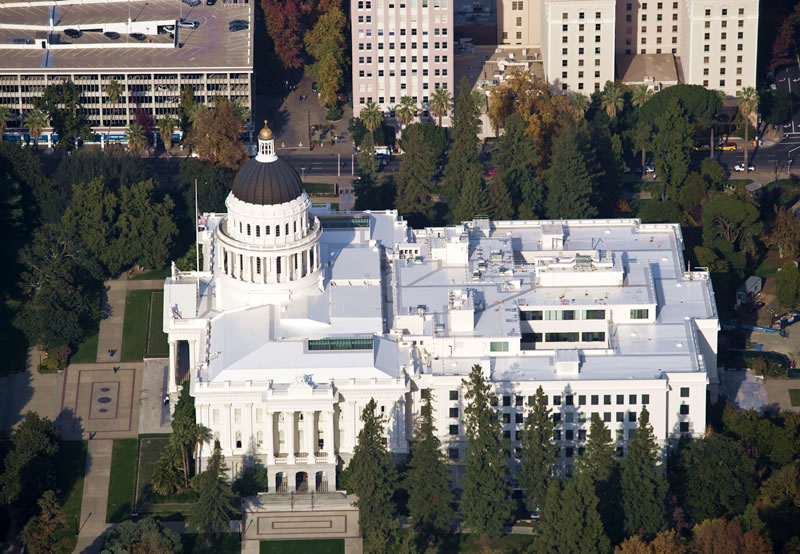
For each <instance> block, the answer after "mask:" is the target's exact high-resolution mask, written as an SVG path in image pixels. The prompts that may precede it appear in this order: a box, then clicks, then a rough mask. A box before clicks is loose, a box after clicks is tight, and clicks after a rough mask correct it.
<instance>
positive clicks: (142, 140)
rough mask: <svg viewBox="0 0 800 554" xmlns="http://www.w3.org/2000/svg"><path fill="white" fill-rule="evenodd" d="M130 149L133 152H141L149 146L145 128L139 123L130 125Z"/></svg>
mask: <svg viewBox="0 0 800 554" xmlns="http://www.w3.org/2000/svg"><path fill="white" fill-rule="evenodd" d="M127 133H128V149H129V150H130V151H131V153H132V154H141V153H142V151H143V150H144V149H145V148H146V147H147V137H146V136H145V132H144V129H143V128H142V126H141V125H139V124H138V123H131V124H130V125H128V131H127Z"/></svg>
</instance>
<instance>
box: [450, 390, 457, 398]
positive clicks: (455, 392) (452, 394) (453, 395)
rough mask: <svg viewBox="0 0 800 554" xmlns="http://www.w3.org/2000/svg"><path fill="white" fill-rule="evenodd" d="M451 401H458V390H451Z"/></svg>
mask: <svg viewBox="0 0 800 554" xmlns="http://www.w3.org/2000/svg"><path fill="white" fill-rule="evenodd" d="M450 400H458V391H457V390H451V391H450Z"/></svg>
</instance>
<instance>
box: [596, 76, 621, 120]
mask: <svg viewBox="0 0 800 554" xmlns="http://www.w3.org/2000/svg"><path fill="white" fill-rule="evenodd" d="M600 105H601V106H602V108H603V109H604V110H605V111H606V113H607V114H608V118H609V119H611V120H612V121H613V120H614V119H615V118H616V117H617V114H618V113H619V112H621V111H622V109H623V108H624V107H625V93H624V91H623V90H622V89H621V88H620V87H618V86H617V85H615V84H614V83H612V82H611V81H606V88H605V89H604V90H603V93H602V94H601V95H600Z"/></svg>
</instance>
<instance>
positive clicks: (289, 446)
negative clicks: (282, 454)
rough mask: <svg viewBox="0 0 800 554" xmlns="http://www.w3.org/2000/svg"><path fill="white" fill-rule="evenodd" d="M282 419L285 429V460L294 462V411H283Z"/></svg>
mask: <svg viewBox="0 0 800 554" xmlns="http://www.w3.org/2000/svg"><path fill="white" fill-rule="evenodd" d="M283 421H284V425H285V431H286V452H287V456H286V461H287V463H290V464H293V463H294V451H295V448H294V412H283Z"/></svg>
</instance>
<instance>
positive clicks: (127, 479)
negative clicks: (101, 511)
mask: <svg viewBox="0 0 800 554" xmlns="http://www.w3.org/2000/svg"><path fill="white" fill-rule="evenodd" d="M138 451H139V441H138V439H117V440H115V441H114V446H113V449H112V451H111V477H110V478H109V481H108V508H107V509H106V521H107V522H108V523H119V522H121V521H125V520H126V519H128V518H130V515H131V512H132V511H133V495H134V491H135V489H136V466H137V465H138V464H137V463H136V462H137V454H138Z"/></svg>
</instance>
